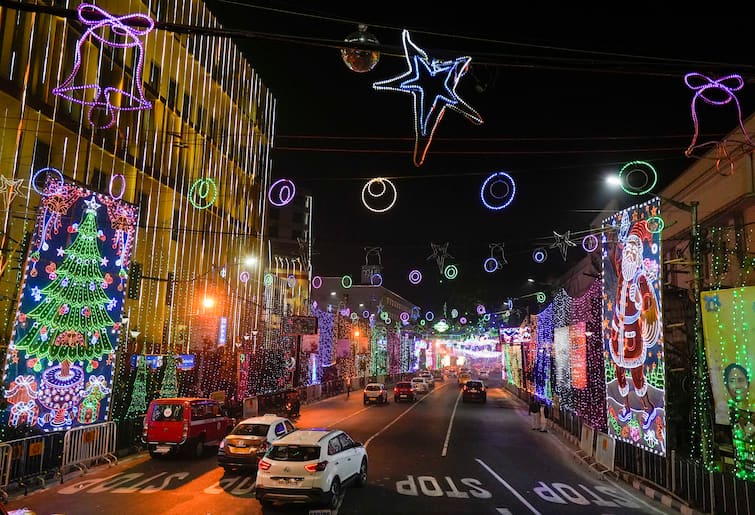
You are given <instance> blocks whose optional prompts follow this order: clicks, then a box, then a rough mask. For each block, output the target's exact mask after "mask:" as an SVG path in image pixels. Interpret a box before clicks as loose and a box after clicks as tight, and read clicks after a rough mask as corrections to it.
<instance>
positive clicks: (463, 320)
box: [459, 317, 467, 325]
mask: <svg viewBox="0 0 755 515" xmlns="http://www.w3.org/2000/svg"><path fill="white" fill-rule="evenodd" d="M459 323H460V324H461V325H465V324H466V323H467V317H461V318H460V319H459Z"/></svg>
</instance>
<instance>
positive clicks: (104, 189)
mask: <svg viewBox="0 0 755 515" xmlns="http://www.w3.org/2000/svg"><path fill="white" fill-rule="evenodd" d="M106 181H107V177H106V176H105V174H104V173H102V170H99V169H97V168H95V169H94V170H92V177H91V178H90V180H89V186H90V188H91V189H92V190H93V191H97V192H99V193H109V191H108V186H109V185H108V184H106Z"/></svg>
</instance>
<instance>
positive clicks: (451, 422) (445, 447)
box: [440, 390, 461, 456]
mask: <svg viewBox="0 0 755 515" xmlns="http://www.w3.org/2000/svg"><path fill="white" fill-rule="evenodd" d="M460 398H461V390H459V395H457V396H456V402H455V403H454V410H453V411H452V412H451V420H449V421H448V431H446V441H445V442H443V451H442V452H441V453H440V455H441V456H445V455H446V454H447V453H448V441H449V440H450V439H451V429H452V428H453V427H454V417H455V416H456V407H457V406H458V405H459V399H460Z"/></svg>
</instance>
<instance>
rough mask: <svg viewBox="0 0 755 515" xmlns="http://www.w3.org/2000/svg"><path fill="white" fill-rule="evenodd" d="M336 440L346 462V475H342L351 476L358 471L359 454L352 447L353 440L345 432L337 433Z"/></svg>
mask: <svg viewBox="0 0 755 515" xmlns="http://www.w3.org/2000/svg"><path fill="white" fill-rule="evenodd" d="M338 440H339V441H340V442H341V454H342V455H343V456H344V458H343V459H344V460H345V462H346V464H347V468H345V469H344V470H346V471H347V472H348V475H346V474H344V476H342V477H344V478H345V477H351V476H353V475H355V474H358V473H359V465H360V464H361V463H360V459H359V458H360V457H361V455H360V454H359V453H357V450H356V448H355V447H354V440H353V439H352V438H351V437H350V436H349V435H347V434H346V433H341V434H340V435H338Z"/></svg>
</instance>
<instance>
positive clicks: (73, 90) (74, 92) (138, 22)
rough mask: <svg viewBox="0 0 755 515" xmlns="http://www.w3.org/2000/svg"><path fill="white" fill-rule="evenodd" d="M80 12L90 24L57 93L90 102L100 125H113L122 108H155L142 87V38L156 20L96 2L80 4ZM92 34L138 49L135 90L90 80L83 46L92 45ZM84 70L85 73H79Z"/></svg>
mask: <svg viewBox="0 0 755 515" xmlns="http://www.w3.org/2000/svg"><path fill="white" fill-rule="evenodd" d="M78 14H79V21H80V22H81V23H83V24H84V26H86V27H87V30H86V32H84V34H82V35H81V37H80V38H79V41H78V43H77V45H76V51H75V54H74V63H73V70H72V71H71V74H70V75H69V76H68V78H67V79H65V80H64V81H63V82H62V83H61V84H60V86H58V87H57V88H53V90H52V92H53V94H55V95H58V96H60V97H63V98H65V99H66V100H70V101H71V102H76V103H79V104H83V105H86V106H89V111H88V113H87V119H88V120H89V123H90V124H91V125H93V126H95V127H97V128H100V129H107V128H110V127H112V126H113V125H114V124H115V121H116V113H117V112H118V111H133V110H138V109H151V108H152V103H151V102H150V101H149V100H147V97H146V95H145V94H144V90H143V88H142V74H143V69H144V44H143V42H142V40H141V39H140V38H143V37H145V36H146V35H147V34H148V33H149V32H150V31H151V30H152V29H153V28H154V25H155V24H154V22H153V21H152V19H151V18H150V17H148V16H145V15H143V14H138V13H136V14H127V15H125V16H119V17H118V16H113V15H111V14H110V13H108V12H106V11H104V10H102V9H100V8H99V7H97V6H96V5H92V4H80V5H79V7H78ZM90 38H93V39H96V40H98V41H99V43H100V44H102V46H103V47H106V46H109V47H112V48H133V49H134V52H135V53H136V56H137V57H136V61H135V65H134V84H133V89H132V91H131V92H129V91H126V90H123V89H121V88H120V87H117V86H110V85H106V86H104V87H103V86H102V85H100V84H93V83H86V81H87V79H86V78H85V76H86V70H85V69H81V66H82V61H83V57H82V48H84V47H85V46H88V45H89V39H90ZM111 38H112V39H111ZM85 52H86V50H85ZM80 71H81V72H82V73H79V72H80ZM78 79H82V80H83V81H84V83H77V80H78ZM98 110H102V111H104V114H105V116H106V118H105V119H104V121H103V122H102V123H101V122H100V121H98V120H99V119H98V118H97V111H98Z"/></svg>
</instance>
